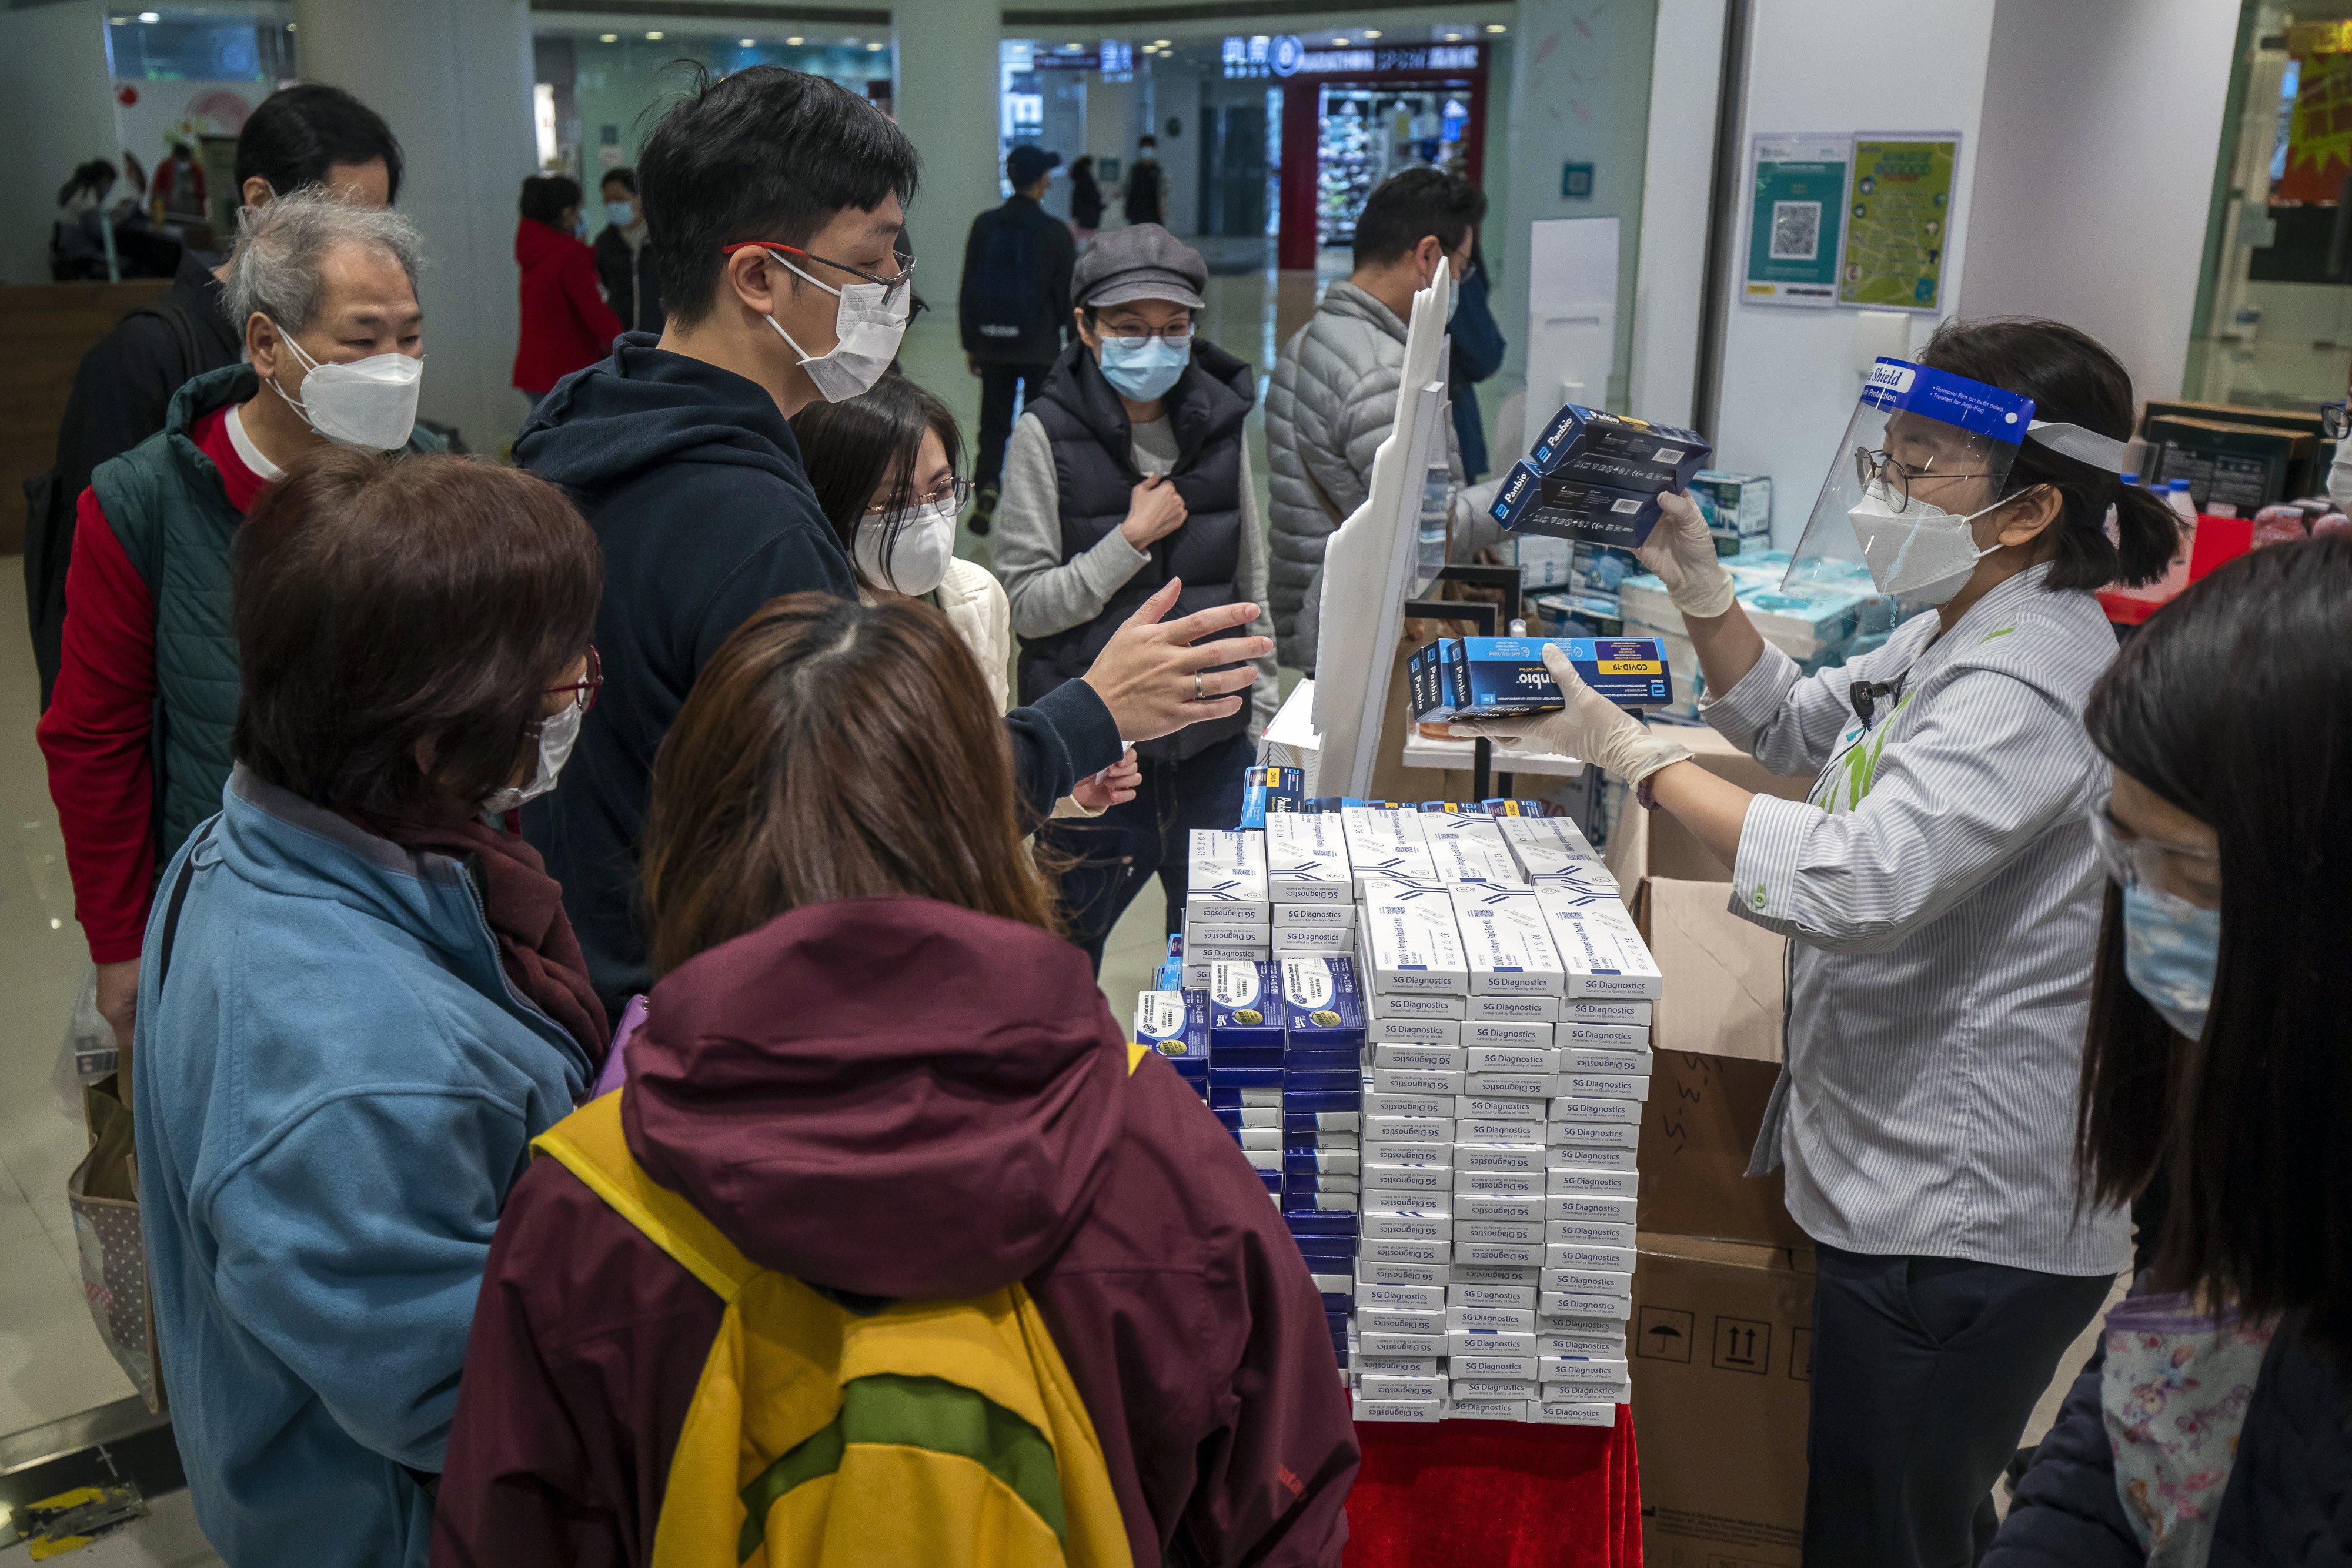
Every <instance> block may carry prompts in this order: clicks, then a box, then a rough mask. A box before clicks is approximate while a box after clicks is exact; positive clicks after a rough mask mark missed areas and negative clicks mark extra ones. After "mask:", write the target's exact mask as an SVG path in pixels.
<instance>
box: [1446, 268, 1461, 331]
mask: <svg viewBox="0 0 2352 1568" xmlns="http://www.w3.org/2000/svg"><path fill="white" fill-rule="evenodd" d="M1461 308H1462V280H1461V279H1460V278H1458V277H1449V278H1447V279H1446V280H1445V319H1446V321H1447V323H1448V324H1449V325H1450V324H1452V322H1453V320H1454V312H1455V311H1456V310H1459V309H1461Z"/></svg>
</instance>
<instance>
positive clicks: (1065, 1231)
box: [433, 593, 1357, 1568]
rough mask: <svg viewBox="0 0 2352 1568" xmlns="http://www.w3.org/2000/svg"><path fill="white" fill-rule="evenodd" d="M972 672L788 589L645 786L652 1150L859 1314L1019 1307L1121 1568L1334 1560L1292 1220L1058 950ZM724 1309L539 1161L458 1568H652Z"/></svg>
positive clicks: (1310, 1290)
mask: <svg viewBox="0 0 2352 1568" xmlns="http://www.w3.org/2000/svg"><path fill="white" fill-rule="evenodd" d="M987 695H988V694H987V687H986V685H985V684H984V683H983V681H982V676H981V673H980V669H979V666H978V665H977V664H974V663H973V662H972V659H971V654H970V653H967V652H966V651H965V650H964V646H963V644H962V643H961V640H959V639H958V637H957V636H956V633H955V632H954V631H953V629H952V628H950V625H949V624H948V622H947V621H946V619H945V618H944V617H942V616H941V615H940V613H939V612H936V611H934V610H931V609H929V608H928V607H927V606H924V605H921V604H918V603H913V602H898V603H893V604H887V605H880V606H874V607H867V606H863V605H860V604H857V603H856V602H854V601H848V600H841V599H835V598H833V597H831V596H829V595H824V594H815V593H803V594H794V595H791V596H789V597H786V598H782V599H777V600H773V601H770V602H769V603H768V604H767V605H766V606H765V607H764V608H763V609H762V610H761V612H759V613H758V614H757V615H755V616H754V617H753V618H752V619H751V621H750V622H747V623H746V624H745V625H744V626H743V628H742V629H741V630H740V631H738V632H736V633H735V634H734V635H733V636H732V637H731V638H730V639H729V640H728V642H727V643H726V644H725V645H724V646H723V647H721V648H720V649H719V653H718V654H717V655H716V656H715V657H714V658H713V660H712V661H711V663H710V664H709V666H707V667H706V668H705V669H704V671H703V672H702V675H701V678H700V679H699V680H698V682H697V683H696V685H695V688H694V693H693V695H691V696H690V697H688V700H687V703H686V706H685V708H684V709H683V710H682V711H681V712H680V713H679V715H678V719H677V724H676V725H675V726H674V727H672V728H671V730H670V732H669V736H668V738H667V740H665V741H664V742H663V745H662V749H661V754H660V758H659V760H658V761H657V762H656V765H655V769H654V788H653V809H652V815H651V819H650V821H649V822H648V825H647V831H646V872H645V875H646V900H647V904H648V906H649V908H650V910H651V913H652V917H653V926H654V940H653V956H654V967H655V972H656V974H658V975H661V976H662V977H663V978H662V979H661V980H660V982H659V983H658V984H657V985H656V987H655V988H654V992H653V1003H652V1012H651V1015H650V1017H649V1018H648V1019H647V1021H646V1025H645V1028H644V1030H643V1031H642V1032H641V1033H640V1034H639V1035H638V1036H637V1037H636V1038H635V1040H634V1041H633V1042H632V1044H631V1045H630V1048H629V1054H628V1078H627V1082H626V1087H625V1090H624V1092H625V1094H626V1095H627V1099H626V1100H625V1101H624V1111H623V1116H622V1124H623V1126H624V1128H625V1132H626V1135H627V1139H628V1145H629V1151H630V1153H631V1154H632V1155H634V1156H635V1159H636V1161H637V1163H638V1164H639V1165H640V1166H643V1167H644V1168H645V1169H646V1172H647V1173H648V1174H650V1175H651V1176H653V1177H654V1179H655V1180H656V1181H658V1182H660V1183H661V1184H662V1185H663V1186H668V1187H671V1188H673V1189H675V1190H676V1191H677V1192H678V1193H680V1194H682V1195H684V1196H685V1197H687V1198H688V1201H690V1202H691V1203H692V1204H693V1205H694V1207H696V1208H697V1209H698V1210H699V1211H700V1212H701V1213H702V1215H703V1216H704V1217H705V1218H708V1219H709V1220H710V1221H711V1222H712V1223H713V1224H715V1225H717V1226H718V1227H719V1229H720V1230H721V1231H723V1232H724V1233H725V1234H726V1236H727V1238H728V1239H730V1241H732V1242H734V1243H735V1245H736V1246H737V1247H738V1248H740V1249H741V1250H742V1252H743V1253H744V1255H745V1256H746V1257H748V1258H749V1259H751V1260H752V1261H753V1262H755V1263H758V1264H761V1265H762V1266H764V1267H766V1268H770V1269H773V1270H778V1271H779V1272H782V1273H787V1274H791V1275H793V1276H794V1277H795V1278H798V1279H800V1280H803V1281H807V1282H808V1283H810V1284H812V1285H815V1286H818V1287H820V1288H822V1289H824V1290H826V1291H830V1292H832V1293H834V1294H835V1296H836V1297H837V1298H844V1297H847V1298H855V1297H868V1298H885V1299H896V1298H900V1297H929V1298H950V1299H952V1298H963V1297H970V1296H973V1295H977V1294H980V1293H982V1292H983V1291H992V1290H995V1289H997V1288H999V1287H1001V1286H1003V1285H1006V1284H1009V1283H1011V1282H1012V1281H1022V1282H1023V1283H1024V1284H1025V1285H1026V1286H1027V1288H1028V1290H1029V1292H1030V1294H1031V1295H1032V1297H1034V1300H1035V1301H1036V1302H1037V1305H1038V1307H1039V1309H1040V1310H1041V1311H1042V1312H1043V1313H1044V1315H1045V1321H1046V1322H1047V1324H1048V1326H1049V1327H1050V1328H1051V1329H1052V1331H1053V1334H1054V1339H1055V1344H1056V1346H1057V1347H1058V1348H1059V1350H1060V1352H1061V1354H1062V1357H1063V1359H1064V1361H1065V1363H1066V1364H1067V1365H1068V1367H1069V1370H1070V1375H1071V1376H1072V1378H1073V1379H1074V1380H1075V1381H1076V1385H1077V1386H1078V1390H1079V1392H1080V1394H1081V1395H1082V1396H1083V1397H1084V1398H1085V1401H1086V1406H1087V1413H1088V1415H1090V1416H1092V1417H1093V1420H1094V1425H1095V1428H1096V1431H1097V1434H1098V1435H1099V1436H1100V1437H1101V1440H1102V1445H1103V1450H1104V1453H1105V1455H1106V1456H1107V1458H1108V1460H1109V1465H1110V1475H1111V1481H1112V1485H1113V1488H1114V1489H1115V1490H1116V1491H1117V1492H1118V1500H1119V1508H1120V1511H1121V1514H1122V1516H1123V1517H1124V1519H1125V1521H1126V1523H1127V1529H1128V1535H1129V1542H1130V1544H1131V1546H1132V1549H1133V1552H1134V1559H1135V1562H1136V1563H1138V1564H1139V1565H1144V1564H1151V1563H1160V1562H1161V1561H1162V1560H1163V1559H1166V1560H1172V1561H1177V1562H1187V1563H1191V1562H1201V1563H1240V1562H1250V1563H1272V1564H1336V1563H1338V1562H1339V1550H1340V1547H1341V1545H1342V1543H1343V1542H1345V1541H1346V1539H1347V1521H1346V1515H1345V1511H1344V1505H1345V1502H1346V1498H1347V1492H1348V1488H1349V1484H1350V1482H1351V1481H1352V1480H1353V1479H1354V1477H1355V1472H1356V1460H1357V1449H1356V1441H1355V1433H1354V1427H1353V1426H1352V1424H1351V1423H1350V1421H1349V1409H1348V1400H1347V1396H1346V1392H1345V1390H1344V1388H1343V1386H1342V1385H1341V1383H1340V1381H1339V1369H1338V1367H1337V1365H1336V1364H1335V1363H1334V1360H1333V1357H1332V1354H1331V1343H1330V1335H1329V1331H1328V1328H1327V1327H1326V1325H1325V1322H1324V1319H1323V1312H1322V1304H1321V1301H1320V1300H1319V1299H1318V1297H1317V1295H1316V1293H1315V1287H1314V1283H1313V1281H1310V1280H1309V1279H1308V1277H1307V1268H1306V1264H1305V1263H1304V1261H1303V1260H1301V1259H1300V1257H1299V1255H1298V1251H1297V1247H1296V1246H1295V1245H1294V1244H1293V1243H1292V1241H1291V1240H1290V1239H1289V1236H1288V1235H1287V1234H1286V1232H1285V1231H1284V1229H1283V1228H1282V1223H1281V1217H1280V1216H1279V1215H1277V1214H1276V1212H1275V1211H1274V1208H1273V1207H1272V1206H1271V1205H1269V1204H1268V1203H1267V1202H1266V1201H1265V1188H1264V1187H1263V1186H1261V1185H1260V1184H1259V1182H1258V1180H1257V1177H1256V1176H1255V1173H1254V1172H1252V1171H1251V1169H1250V1168H1249V1166H1248V1165H1247V1164H1246V1162H1244V1160H1243V1159H1242V1157H1241V1155H1240V1151H1238V1150H1237V1149H1236V1148H1235V1147H1234V1143H1233V1140H1232V1139H1231V1138H1230V1137H1228V1136H1227V1135H1226V1134H1225V1132H1224V1129H1223V1127H1221V1126H1219V1125H1218V1124H1217V1122H1216V1121H1215V1119H1214V1118H1213V1117H1212V1116H1210V1115H1209V1113H1207V1112H1206V1111H1205V1110H1204V1109H1203V1108H1202V1104H1201V1102H1200V1100H1199V1099H1198V1097H1196V1096H1195V1095H1194V1094H1192V1092H1190V1091H1189V1090H1188V1089H1186V1088H1185V1087H1184V1085H1183V1084H1182V1083H1181V1082H1180V1081H1179V1080H1178V1079H1177V1077H1176V1075H1175V1073H1174V1072H1173V1071H1171V1070H1170V1069H1169V1068H1168V1066H1167V1064H1166V1063H1165V1062H1163V1061H1160V1060H1159V1059H1158V1058H1157V1057H1146V1058H1145V1059H1144V1061H1142V1062H1141V1064H1140V1065H1139V1068H1138V1069H1137V1071H1135V1072H1134V1073H1133V1075H1132V1076H1130V1075H1129V1071H1128V1054H1127V1050H1126V1041H1125V1037H1124V1036H1123V1034H1122V1033H1121V1031H1120V1030H1119V1029H1118V1026H1117V1024H1115V1023H1114V1022H1113V1021H1112V1019H1111V1015H1110V1010H1109V1009H1108V1007H1106V1006H1105V1005H1104V1002H1103V998H1102V994H1101V992H1100V991H1098V990H1097V988H1096V987H1095V981H1094V975H1093V972H1092V968H1091V967H1090V966H1089V965H1088V963H1087V958H1086V955H1084V954H1083V953H1081V952H1079V951H1078V950H1077V949H1076V948H1075V947H1073V946H1070V945H1069V944H1068V943H1066V942H1065V941H1063V940H1062V939H1061V938H1060V937H1059V936H1056V935H1055V930H1054V924H1055V922H1054V915H1053V908H1052V894H1051V893H1050V890H1049V884H1048V883H1046V882H1045V879H1044V878H1042V877H1041V876H1040V875H1039V874H1038V873H1037V870H1036V868H1035V866H1034V863H1033V862H1031V860H1030V858H1029V852H1028V851H1027V849H1026V847H1025V846H1024V843H1023V841H1022V830H1021V825H1020V823H1019V821H1018V820H1017V817H1016V813H1015V808H1014V802H1013V772H1012V762H1011V759H1010V757H1009V755H1008V753H1007V749H1006V745H1005V740H1004V736H1003V726H1001V725H999V724H996V723H995V722H993V712H994V710H993V707H992V705H991V704H990V703H989V701H988V700H987ZM722 1312H723V1308H722V1306H721V1303H720V1301H719V1297H718V1296H716V1295H715V1294H713V1293H712V1292H711V1291H710V1290H709V1288H708V1287H706V1286H704V1285H703V1284H702V1283H700V1282H699V1281H697V1280H696V1279H695V1278H694V1276H692V1275H691V1274H689V1273H688V1271H687V1270H686V1269H685V1268H683V1267H682V1266H680V1265H679V1264H677V1262H675V1261H673V1260H671V1259H670V1258H669V1256H668V1255H667V1253H665V1252H663V1251H662V1250H660V1249H658V1248H657V1247H656V1246H655V1244H654V1243H653V1242H652V1241H650V1240H648V1239H646V1237H645V1236H644V1235H643V1234H642V1233H641V1232H639V1231H638V1230H637V1229H636V1228H635V1227H633V1226H632V1225H630V1224H629V1222H628V1221H626V1220H625V1219H623V1218H621V1217H620V1216H619V1215H618V1214H617V1213H615V1212H614V1210H612V1209H610V1208H608V1207H605V1205H604V1201H603V1200H602V1199H600V1198H599V1197H596V1196H595V1195H594V1194H593V1193H592V1192H591V1191H590V1190H589V1189H588V1187H587V1186H584V1185H583V1184H582V1183H581V1181H580V1180H579V1179H578V1178H577V1177H576V1176H573V1175H572V1173H571V1172H570V1171H569V1170H567V1169H566V1168H564V1167H563V1166H562V1165H560V1164H558V1163H557V1162H555V1161H553V1160H541V1161H539V1162H538V1163H536V1164H535V1165H533V1166H531V1168H530V1171H529V1172H528V1173H527V1174H526V1175H525V1176H523V1178H522V1179H521V1181H520V1183H518V1184H517V1186H516V1187H515V1189H514V1194H513V1197H511V1198H510V1199H509V1203H508V1206H507V1209H506V1213H505V1215H504V1217H503V1218H502V1219H501V1220H500V1222H499V1230H498V1236H497V1239H496V1240H495V1242H494V1243H493V1244H492V1246H491V1249H490V1260H489V1267H488V1274H487V1276H486V1277H485V1279H484V1281H483V1288H482V1296H481V1301H480V1305H479V1307H478V1310H477V1313H476V1316H475V1319H474V1332H473V1338H472V1341H471V1343H470V1344H469V1346H468V1349H467V1358H466V1372H465V1379H464V1382H463V1384H462V1385H461V1389H460V1393H459V1395H458V1400H457V1419H456V1426H455V1427H454V1429H453V1430H452V1432H451V1434H450V1438H449V1454H448V1461H447V1469H446V1472H445V1473H444V1475H443V1478H442V1482H441V1503H440V1516H439V1521H438V1524H437V1528H436V1539H435V1542H434V1552H433V1560H434V1562H435V1563H436V1564H451V1565H454V1564H482V1565H485V1568H535V1565H538V1564H549V1565H552V1564H557V1563H562V1564H587V1565H595V1568H602V1565H604V1564H620V1563H629V1564H643V1563H646V1562H647V1561H648V1560H649V1558H650V1555H651V1552H652V1547H653V1539H654V1527H655V1523H656V1521H657V1520H658V1519H659V1517H660V1514H661V1505H662V1495H663V1489H664V1484H665V1479H666V1478H667V1474H668V1470H669V1464H670V1458H671V1455H672V1453H673V1452H674V1451H675V1449H676V1447H677V1437H678V1432H679V1428H680V1427H681V1426H682V1424H683V1422H684V1420H685V1416H686V1411H687V1406H688V1404H689V1403H690V1402H691V1400H692V1398H693V1395H694V1390H695V1385H696V1382H697V1380H698V1377H699V1376H700V1375H701V1372H702V1367H703V1363H704V1361H705V1360H706V1358H707V1357H708V1355H709V1349H710V1344H711V1341H712V1339H713V1337H714V1336H715V1335H716V1333H718V1329H719V1319H720V1317H721V1315H722Z"/></svg>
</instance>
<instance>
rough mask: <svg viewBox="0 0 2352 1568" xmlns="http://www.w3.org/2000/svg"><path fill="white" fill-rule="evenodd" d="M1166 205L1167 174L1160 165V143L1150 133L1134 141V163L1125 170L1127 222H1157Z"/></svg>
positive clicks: (1164, 219)
mask: <svg viewBox="0 0 2352 1568" xmlns="http://www.w3.org/2000/svg"><path fill="white" fill-rule="evenodd" d="M1167 206H1168V183H1167V177H1166V175H1165V174H1164V173H1162V172H1161V171H1160V142H1159V141H1158V139H1156V138H1154V137H1150V136H1144V137H1139V138H1137V140H1136V143H1135V162H1134V163H1133V164H1132V165H1130V166H1129V169H1128V171H1127V221H1128V222H1129V223H1130V224H1160V225H1165V224H1166V223H1167V222H1168V220H1167V218H1166V217H1165V216H1164V215H1163V214H1165V213H1166V211H1167Z"/></svg>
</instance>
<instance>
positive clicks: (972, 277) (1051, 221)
mask: <svg viewBox="0 0 2352 1568" xmlns="http://www.w3.org/2000/svg"><path fill="white" fill-rule="evenodd" d="M1061 161H1062V155H1061V154H1060V153H1058V152H1046V151H1045V149H1044V148H1042V147H1029V146H1021V147H1015V148H1014V149H1013V151H1012V152H1009V153H1007V154H1006V155H1005V159H1004V177H1005V179H1006V180H1008V181H1009V182H1011V183H1012V185H1013V194H1012V195H1011V196H1009V197H1007V198H1006V199H1005V203H1004V204H1003V206H1001V207H996V208H992V210H990V211H988V212H984V213H982V214H980V216H978V217H976V218H974V219H972V220H971V235H970V236H969V237H967V238H966V239H965V241H964V246H963V283H962V286H961V287H960V288H958V289H957V291H956V316H957V319H958V320H959V322H960V323H961V327H962V330H963V352H964V362H965V363H966V364H968V365H970V366H971V373H972V374H974V375H976V376H978V377H979V378H980V451H979V455H978V456H977V457H975V458H974V459H973V472H972V485H973V488H974V489H975V490H976V491H977V492H978V497H977V498H976V500H975V501H974V503H973V506H972V513H971V531H972V532H973V533H976V534H985V533H986V532H988V530H989V527H990V524H991V523H992V520H993V519H994V517H995V515H996V497H997V481H998V478H999V476H1001V475H1002V474H1003V471H1004V441H1005V438H1006V437H1007V436H1009V435H1011V434H1013V393H1014V392H1016V391H1018V392H1019V393H1020V395H1021V401H1022V402H1024V403H1027V402H1035V401H1036V398H1037V394H1038V392H1041V391H1043V390H1044V388H1045V373H1046V372H1047V371H1051V370H1052V369H1053V368H1054V359H1055V356H1056V355H1058V354H1059V353H1060V352H1061V351H1062V344H1063V341H1064V340H1065V339H1066V337H1067V335H1068V333H1069V329H1070V268H1071V266H1072V265H1073V264H1074V263H1075V262H1076V259H1077V242H1076V240H1075V239H1073V238H1072V237H1071V235H1070V231H1069V229H1068V227H1067V226H1066V225H1064V224H1062V223H1061V222H1059V221H1058V220H1056V219H1055V218H1054V217H1052V216H1050V215H1048V214H1047V213H1046V212H1045V208H1044V207H1042V206H1040V205H1039V203H1041V202H1043V201H1044V200H1045V187H1046V186H1047V185H1048V184H1049V183H1052V179H1053V174H1052V171H1053V169H1054V166H1055V164H1057V163H1059V162H1061Z"/></svg>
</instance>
